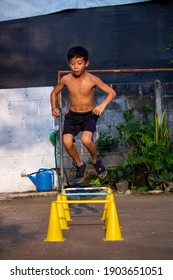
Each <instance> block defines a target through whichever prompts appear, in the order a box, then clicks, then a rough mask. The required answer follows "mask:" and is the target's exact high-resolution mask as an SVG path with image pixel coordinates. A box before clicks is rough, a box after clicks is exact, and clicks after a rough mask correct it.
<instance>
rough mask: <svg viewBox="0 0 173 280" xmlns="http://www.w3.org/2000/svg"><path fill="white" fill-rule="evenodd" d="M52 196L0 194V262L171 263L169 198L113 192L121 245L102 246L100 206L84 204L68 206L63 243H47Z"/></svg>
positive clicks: (172, 212)
mask: <svg viewBox="0 0 173 280" xmlns="http://www.w3.org/2000/svg"><path fill="white" fill-rule="evenodd" d="M56 195H57V194H56V192H55V191H54V192H49V193H36V192H35V194H32V193H29V194H23V195H15V194H13V195H5V194H1V198H0V225H1V226H0V259H1V260H172V259H173V193H165V192H164V193H162V194H159V195H147V196H136V195H133V194H130V195H122V194H117V193H116V192H115V193H114V196H115V203H116V209H117V213H118V219H119V223H120V226H121V228H120V230H121V234H122V237H123V240H122V241H103V238H104V236H105V230H104V228H103V220H101V217H102V211H103V205H102V204H92V203H87V204H73V205H70V214H71V217H72V221H70V222H68V225H69V227H70V228H69V229H68V230H63V237H64V238H65V241H64V242H45V241H44V239H45V237H46V235H47V230H48V221H49V217H50V206H51V202H53V201H54V200H56ZM87 199H88V198H87ZM89 199H95V198H94V197H89ZM97 199H102V198H99V197H97Z"/></svg>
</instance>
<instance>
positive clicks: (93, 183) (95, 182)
mask: <svg viewBox="0 0 173 280" xmlns="http://www.w3.org/2000/svg"><path fill="white" fill-rule="evenodd" d="M89 185H90V186H91V187H92V188H94V187H101V182H100V180H99V178H97V179H92V180H91V181H90V182H89Z"/></svg>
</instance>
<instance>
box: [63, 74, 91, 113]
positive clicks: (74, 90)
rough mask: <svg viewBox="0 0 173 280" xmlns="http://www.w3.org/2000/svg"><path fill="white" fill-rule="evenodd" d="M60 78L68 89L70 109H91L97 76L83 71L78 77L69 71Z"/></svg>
mask: <svg viewBox="0 0 173 280" xmlns="http://www.w3.org/2000/svg"><path fill="white" fill-rule="evenodd" d="M62 79H63V83H64V85H65V86H66V87H67V90H68V95H69V102H70V110H72V111H74V112H88V111H92V110H93V108H94V91H95V87H96V79H97V78H95V76H93V75H91V74H90V73H88V72H86V71H85V72H84V73H83V74H82V75H81V76H80V77H75V76H73V74H72V73H70V74H68V75H66V76H64V77H63V78H62Z"/></svg>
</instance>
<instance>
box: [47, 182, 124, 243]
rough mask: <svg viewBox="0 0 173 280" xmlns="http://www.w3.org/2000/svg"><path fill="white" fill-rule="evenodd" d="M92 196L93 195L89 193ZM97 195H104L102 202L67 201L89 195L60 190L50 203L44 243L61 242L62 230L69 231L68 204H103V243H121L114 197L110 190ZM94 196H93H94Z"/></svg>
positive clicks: (69, 216) (62, 239)
mask: <svg viewBox="0 0 173 280" xmlns="http://www.w3.org/2000/svg"><path fill="white" fill-rule="evenodd" d="M91 194H92V195H94V194H93V193H91ZM96 194H97V195H105V196H106V198H105V199H104V200H68V199H67V197H68V196H72V195H74V196H76V195H89V193H78V194H77V193H75V194H70V193H66V191H65V190H62V192H61V194H58V195H57V200H56V201H53V202H52V203H51V208H50V218H49V223H48V231H47V236H46V238H45V240H44V241H45V242H63V241H64V240H65V238H64V237H63V233H62V230H67V229H69V226H68V221H71V220H72V219H71V215H70V209H69V204H87V203H88V204H104V208H103V213H102V217H101V220H103V221H104V230H105V237H104V238H103V241H121V240H123V238H122V235H121V231H120V225H119V220H118V215H117V210H116V206H115V200H114V195H113V193H112V190H111V189H110V188H108V189H107V192H105V193H96ZM96 194H95V195H96Z"/></svg>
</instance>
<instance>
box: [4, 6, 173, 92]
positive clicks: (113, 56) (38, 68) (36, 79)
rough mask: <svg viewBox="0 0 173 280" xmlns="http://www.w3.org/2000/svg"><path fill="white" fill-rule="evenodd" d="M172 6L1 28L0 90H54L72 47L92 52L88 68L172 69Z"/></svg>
mask: <svg viewBox="0 0 173 280" xmlns="http://www.w3.org/2000/svg"><path fill="white" fill-rule="evenodd" d="M172 13H173V2H172V1H165V2H164V1H152V2H146V3H141V4H132V5H123V6H113V7H103V8H102V7H100V8H91V9H84V10H67V11H63V12H59V13H55V14H51V15H47V16H39V17H32V18H27V19H21V20H13V21H6V22H1V23H0V88H14V87H35V86H37V87H38V86H52V85H55V84H56V82H57V71H58V70H65V69H68V63H67V60H66V53H67V50H68V48H69V47H72V46H74V45H82V46H84V47H86V48H87V49H88V51H89V53H90V66H89V68H88V69H131V68H159V67H160V68H166V67H168V68H170V67H171V64H170V60H171V59H173V21H172ZM156 78H158V79H160V80H161V81H162V82H170V81H172V74H171V73H155V74H154V73H152V74H151V73H150V74H143V73H138V74H121V75H119V74H118V75H113V76H111V75H106V76H104V80H105V81H106V82H108V83H112V82H116V83H124V82H128V83H129V82H145V81H153V80H154V79H156Z"/></svg>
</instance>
